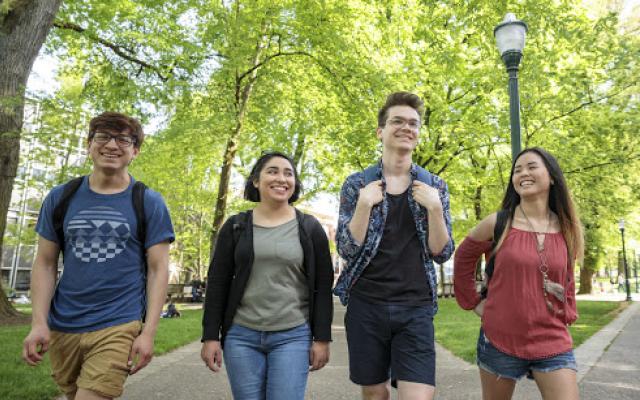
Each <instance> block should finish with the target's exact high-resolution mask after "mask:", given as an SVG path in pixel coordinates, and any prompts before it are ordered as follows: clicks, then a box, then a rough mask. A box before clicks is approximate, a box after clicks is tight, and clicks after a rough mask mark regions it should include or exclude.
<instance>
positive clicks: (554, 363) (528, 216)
mask: <svg viewBox="0 0 640 400" xmlns="http://www.w3.org/2000/svg"><path fill="white" fill-rule="evenodd" d="M502 210H503V211H502V212H501V214H500V215H502V216H504V217H506V224H505V229H504V230H503V232H502V235H501V236H500V237H497V238H495V239H494V238H493V236H494V228H495V226H496V221H497V219H498V213H494V214H491V215H489V216H488V217H486V218H485V219H484V220H482V221H481V222H480V223H479V224H478V225H477V226H476V227H475V228H474V229H473V230H472V231H471V232H470V233H469V235H468V236H467V238H466V239H465V240H464V241H463V242H462V244H461V245H460V247H459V248H458V250H457V252H456V254H455V259H454V288H455V293H456V300H457V301H458V304H459V305H460V306H461V307H462V308H464V309H467V310H474V312H475V313H476V314H478V315H479V316H480V317H481V318H482V327H481V329H480V337H479V338H478V347H477V351H478V355H477V363H478V366H479V368H480V378H481V382H482V394H483V398H484V399H485V400H486V399H491V400H500V399H511V396H512V395H513V391H514V389H515V384H516V381H517V380H518V379H520V378H521V377H523V376H525V375H526V376H527V377H529V378H532V379H535V381H536V383H537V385H538V388H539V389H540V392H541V394H542V396H543V398H544V399H545V400H550V399H558V400H560V399H562V400H571V399H577V398H578V387H577V383H576V370H577V366H576V362H575V358H574V356H573V350H572V347H573V344H572V340H571V335H570V334H569V331H568V329H567V325H569V324H571V323H573V322H574V321H575V320H576V318H577V316H578V315H577V310H576V302H575V282H574V276H573V268H574V264H575V261H576V259H578V258H580V257H582V252H583V247H584V242H583V237H582V228H581V225H580V221H579V219H578V216H577V214H576V211H575V207H574V205H573V202H572V200H571V196H570V194H569V190H568V188H567V185H566V183H565V179H564V176H563V174H562V170H561V169H560V166H559V165H558V162H557V161H556V159H555V158H554V157H553V156H552V155H551V154H549V153H548V152H547V151H545V150H543V149H541V148H538V147H534V148H530V149H525V150H523V151H522V152H521V153H520V154H518V156H517V157H516V159H515V162H514V164H513V167H512V169H511V178H510V182H509V186H508V188H507V192H506V194H505V196H504V199H503V201H502ZM494 241H495V243H496V246H495V249H494V250H492V247H493V242H494ZM482 254H485V255H486V257H487V259H489V257H491V256H493V257H494V260H493V261H494V271H493V274H492V275H491V279H490V280H489V282H488V286H487V292H486V293H487V295H486V298H483V297H482V296H481V295H480V294H478V293H477V291H476V285H475V270H476V262H477V261H478V259H479V258H480V256H481V255H482Z"/></svg>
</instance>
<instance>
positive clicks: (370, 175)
mask: <svg viewBox="0 0 640 400" xmlns="http://www.w3.org/2000/svg"><path fill="white" fill-rule="evenodd" d="M377 168H378V166H377V165H372V166H370V167H368V168H366V169H365V170H364V171H362V172H363V173H364V185H365V186H367V185H368V184H369V183H371V182H373V181H375V180H377V178H378V177H377V176H376V169H377ZM416 173H417V178H418V180H419V181H420V182H424V183H426V184H427V185H428V184H429V173H428V172H427V170H426V169H424V168H422V167H421V166H419V165H416Z"/></svg>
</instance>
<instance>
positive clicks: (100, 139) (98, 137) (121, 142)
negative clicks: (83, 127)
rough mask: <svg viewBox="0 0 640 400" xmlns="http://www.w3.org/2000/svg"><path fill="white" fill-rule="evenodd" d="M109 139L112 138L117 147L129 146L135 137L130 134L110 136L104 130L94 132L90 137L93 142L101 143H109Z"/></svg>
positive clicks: (134, 141)
mask: <svg viewBox="0 0 640 400" xmlns="http://www.w3.org/2000/svg"><path fill="white" fill-rule="evenodd" d="M111 139H114V140H115V141H116V144H117V145H118V146H119V147H129V146H131V145H132V144H134V143H136V139H135V138H133V137H131V136H124V135H118V136H112V135H109V134H108V133H104V132H96V134H95V135H93V138H91V140H93V141H94V142H96V143H98V144H102V145H104V144H107V143H109V142H110V141H111Z"/></svg>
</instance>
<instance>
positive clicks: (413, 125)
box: [387, 117, 422, 131]
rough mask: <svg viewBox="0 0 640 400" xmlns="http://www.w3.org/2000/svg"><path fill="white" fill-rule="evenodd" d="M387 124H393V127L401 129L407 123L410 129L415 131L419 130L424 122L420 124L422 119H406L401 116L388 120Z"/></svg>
mask: <svg viewBox="0 0 640 400" xmlns="http://www.w3.org/2000/svg"><path fill="white" fill-rule="evenodd" d="M387 124H389V125H391V127H393V128H395V129H401V128H403V127H404V126H405V125H407V126H408V127H409V129H411V130H414V131H417V130H418V129H420V127H421V126H422V124H420V121H418V120H415V119H410V120H406V119H404V118H400V117H393V118H391V119H389V120H387Z"/></svg>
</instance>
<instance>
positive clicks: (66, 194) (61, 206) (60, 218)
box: [53, 176, 147, 321]
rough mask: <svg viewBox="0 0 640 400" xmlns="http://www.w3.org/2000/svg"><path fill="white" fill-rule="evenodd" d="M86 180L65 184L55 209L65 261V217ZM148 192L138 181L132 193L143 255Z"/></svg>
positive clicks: (145, 266) (58, 236)
mask: <svg viewBox="0 0 640 400" xmlns="http://www.w3.org/2000/svg"><path fill="white" fill-rule="evenodd" d="M84 178H85V177H84V176H79V177H77V178H73V179H72V180H70V181H69V182H67V183H65V184H64V188H63V189H62V196H61V197H60V201H58V204H57V205H56V207H55V208H54V209H53V229H54V230H55V232H56V236H57V238H58V244H59V246H60V251H61V252H62V256H63V259H64V247H65V246H64V226H63V225H64V217H65V215H66V214H67V210H68V209H69V204H70V203H71V199H72V198H73V195H75V194H76V192H77V191H78V189H79V188H80V185H81V184H82V181H83V180H84ZM87 179H88V177H87ZM146 190H147V186H146V185H145V184H144V183H142V182H140V181H136V182H135V183H134V184H133V189H132V193H131V200H132V202H133V211H134V214H135V216H136V222H137V225H138V229H137V233H138V239H139V240H140V245H141V247H142V254H145V253H146V251H145V248H144V244H145V241H146V240H145V239H146V237H147V219H146V217H145V214H144V192H145V191H146ZM143 259H144V265H143V268H144V276H145V281H144V285H145V286H144V295H143V301H144V311H143V315H142V320H143V321H144V320H145V314H146V309H147V306H146V293H147V280H146V276H147V258H146V257H143Z"/></svg>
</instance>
